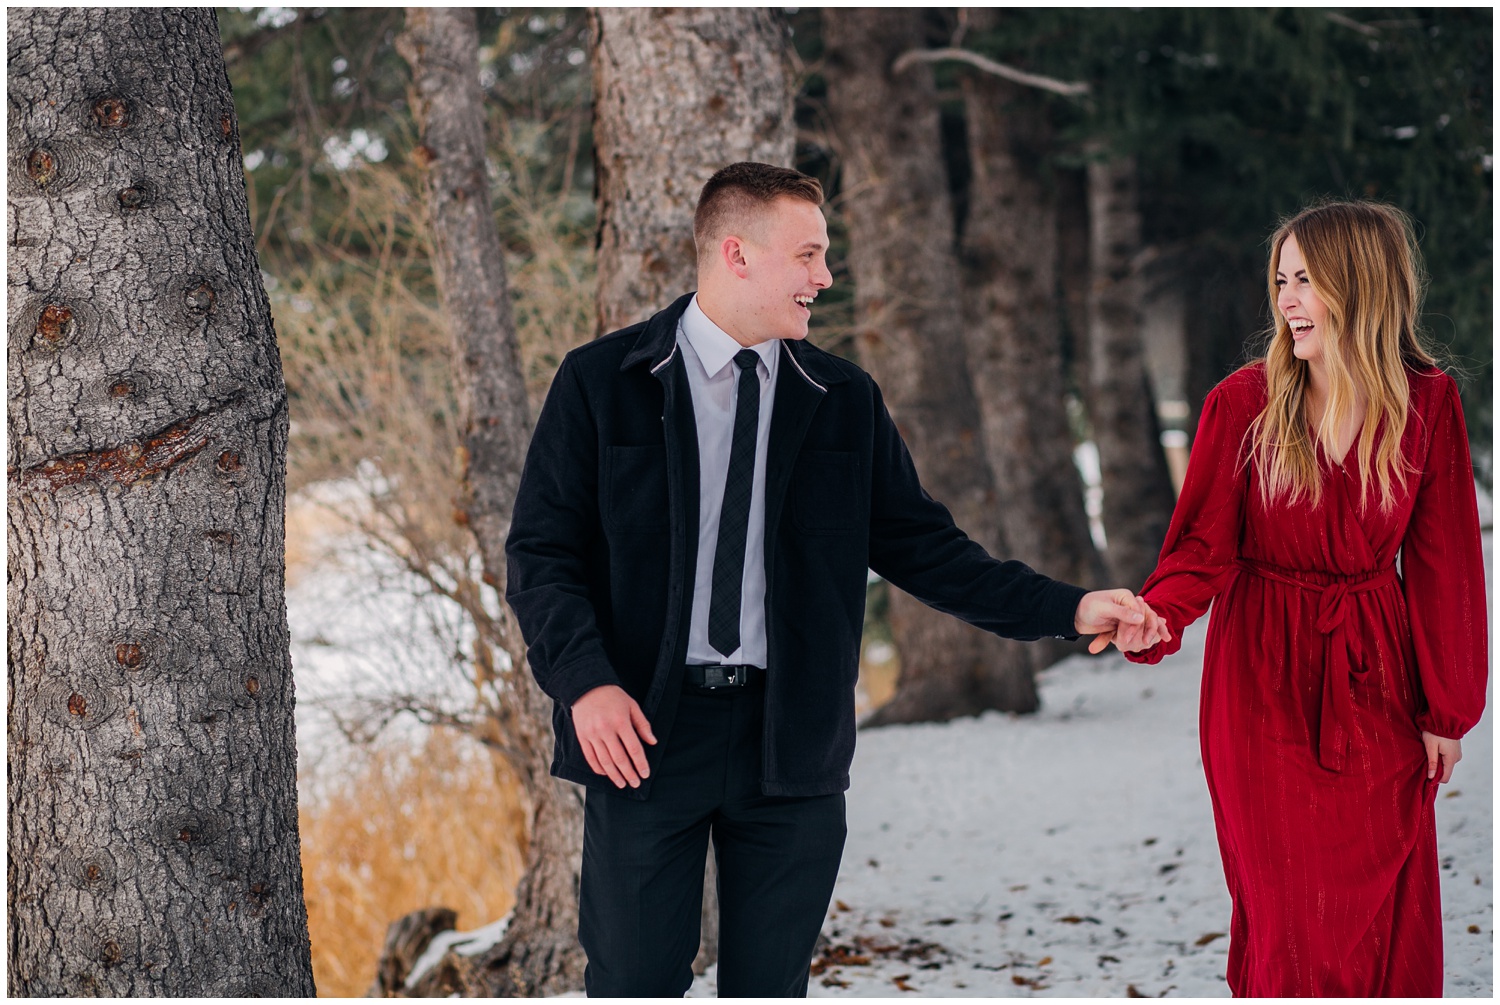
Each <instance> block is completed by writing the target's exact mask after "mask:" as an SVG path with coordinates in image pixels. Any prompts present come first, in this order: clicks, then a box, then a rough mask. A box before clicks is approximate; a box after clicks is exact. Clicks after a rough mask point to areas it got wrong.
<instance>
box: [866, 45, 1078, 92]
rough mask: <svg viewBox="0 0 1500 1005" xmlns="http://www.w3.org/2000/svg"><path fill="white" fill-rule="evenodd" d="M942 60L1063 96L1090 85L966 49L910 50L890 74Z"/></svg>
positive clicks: (899, 59)
mask: <svg viewBox="0 0 1500 1005" xmlns="http://www.w3.org/2000/svg"><path fill="white" fill-rule="evenodd" d="M945 59H955V60H958V61H959V62H960V63H968V64H969V65H970V66H972V67H974V68H975V69H977V70H983V71H984V72H985V73H992V74H994V75H995V76H997V77H1004V78H1005V79H1006V80H1010V81H1014V82H1015V83H1017V84H1024V85H1025V86H1027V87H1036V88H1039V89H1041V90H1043V91H1051V92H1052V93H1053V94H1061V95H1062V96H1063V97H1066V98H1076V97H1081V96H1083V95H1085V94H1088V93H1089V85H1088V84H1086V83H1083V82H1081V81H1067V80H1057V79H1056V78H1053V77H1043V76H1041V75H1040V74H1036V73H1027V72H1026V71H1025V70H1017V69H1016V68H1015V67H1013V66H1006V65H1005V64H1004V63H997V62H995V61H994V60H993V59H989V58H987V57H984V56H981V55H980V54H979V53H977V52H970V51H969V50H968V49H954V48H947V49H912V50H911V51H909V52H905V53H902V54H901V56H900V57H899V58H897V60H896V62H895V63H893V64H892V65H891V71H892V72H893V73H904V72H905V71H906V70H907V69H908V68H909V67H911V66H912V65H914V64H916V63H940V62H942V61H943V60H945Z"/></svg>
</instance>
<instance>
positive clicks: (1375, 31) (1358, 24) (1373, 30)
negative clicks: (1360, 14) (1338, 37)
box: [1323, 11, 1380, 38]
mask: <svg viewBox="0 0 1500 1005" xmlns="http://www.w3.org/2000/svg"><path fill="white" fill-rule="evenodd" d="M1323 16H1324V17H1326V18H1327V19H1328V20H1330V21H1332V22H1333V23H1334V24H1337V25H1342V26H1343V27H1345V28H1353V29H1354V30H1355V31H1357V32H1359V33H1360V34H1361V35H1369V36H1370V37H1371V38H1376V37H1378V36H1379V35H1380V29H1379V28H1377V27H1375V26H1374V25H1371V24H1365V23H1364V22H1363V21H1356V20H1354V18H1352V17H1349V16H1347V15H1344V14H1339V13H1336V12H1335V11H1327V12H1326V13H1324V15H1323Z"/></svg>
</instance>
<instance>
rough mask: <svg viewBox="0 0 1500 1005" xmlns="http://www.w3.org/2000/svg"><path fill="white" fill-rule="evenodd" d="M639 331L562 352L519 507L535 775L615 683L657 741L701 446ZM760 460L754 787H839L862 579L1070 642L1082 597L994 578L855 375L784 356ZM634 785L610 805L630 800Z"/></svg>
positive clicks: (655, 338)
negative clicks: (536, 722) (762, 528)
mask: <svg viewBox="0 0 1500 1005" xmlns="http://www.w3.org/2000/svg"><path fill="white" fill-rule="evenodd" d="M689 299H690V296H684V297H682V298H681V299H679V300H678V301H677V302H675V303H674V304H672V306H671V307H668V308H667V309H666V310H664V311H661V312H660V313H658V314H656V315H655V316H654V317H652V318H651V319H650V320H648V321H645V322H642V323H640V324H635V325H632V326H630V327H629V328H625V329H623V330H621V331H618V332H615V333H614V334H612V335H607V336H605V337H604V338H601V339H598V340H597V341H595V342H592V343H590V344H588V345H586V346H582V347H580V348H578V349H575V350H573V351H572V352H570V353H569V354H568V355H567V357H566V358H565V359H564V360H563V363H562V366H561V367H560V368H559V369H558V372H557V376H556V378H555V379H554V380H553V382H552V389H551V391H550V392H549V393H548V395H547V402H546V404H545V405H544V406H543V408H542V413H541V416H540V417H539V418H538V419H537V426H536V433H535V435H534V437H533V438H532V441H531V447H530V450H529V451H528V453H527V457H526V466H525V469H524V470H523V472H522V475H521V486H520V489H519V491H518V493H517V496H516V506H515V514H514V518H513V520H512V523H511V530H510V537H509V539H508V540H507V542H506V555H507V558H508V561H509V574H508V580H509V581H508V583H507V587H506V599H507V600H509V601H510V605H511V607H512V609H513V610H514V611H515V613H516V618H517V620H518V621H519V623H520V626H521V631H522V632H523V633H524V635H525V637H526V641H527V644H528V646H529V647H530V648H529V651H528V652H529V659H530V663H531V669H532V672H533V673H534V674H535V675H536V679H537V683H539V684H540V685H541V687H542V690H543V691H545V692H546V693H547V694H548V695H549V696H551V697H552V698H553V700H554V701H555V703H556V704H555V707H554V710H553V727H554V730H555V732H556V737H557V742H556V750H555V756H554V760H553V763H552V772H553V774H555V775H557V776H559V777H561V778H567V779H571V780H572V781H575V782H581V783H583V784H586V785H594V786H598V787H603V788H608V789H610V790H613V789H614V786H613V784H612V783H611V782H610V781H609V780H608V779H607V778H604V777H603V776H600V775H596V774H595V773H594V772H593V771H592V770H590V768H589V766H588V763H587V761H586V760H585V759H584V756H583V752H582V750H581V749H580V747H579V745H578V740H577V737H576V736H575V735H574V732H573V724H572V718H571V716H570V714H569V709H570V708H571V707H572V705H573V702H575V701H577V700H578V699H579V698H580V697H582V696H583V694H584V693H585V692H587V691H589V690H591V689H592V688H595V687H598V686H600V685H602V684H618V685H620V686H621V687H623V688H624V689H625V690H626V691H627V692H628V693H629V694H630V695H631V696H632V697H633V698H635V700H636V701H638V702H639V703H640V705H641V708H642V710H643V711H644V712H645V714H646V717H647V718H648V719H650V721H651V727H652V731H653V732H654V733H655V735H656V737H657V740H658V741H659V742H658V743H657V744H656V745H655V746H648V747H647V748H646V750H647V756H648V760H649V762H650V763H651V765H652V767H653V769H654V768H655V766H656V764H657V763H658V761H659V758H660V755H661V752H662V750H663V749H664V748H665V746H666V745H667V743H668V742H669V740H668V737H669V736H670V734H671V731H672V719H673V716H674V715H675V713H676V709H677V696H678V694H679V693H680V691H681V687H682V674H683V670H682V667H683V665H684V663H685V662H686V653H687V636H688V619H689V617H690V612H691V609H692V583H693V570H694V567H695V564H696V560H697V559H696V556H697V546H698V491H697V487H698V438H697V434H696V431H695V425H694V418H693V407H692V401H691V398H690V396H689V391H688V385H687V375H686V373H685V371H684V369H683V362H682V354H681V353H680V352H677V351H676V346H677V322H678V319H679V318H680V317H681V316H682V312H683V311H684V310H686V309H687V305H688V302H689ZM779 369H780V372H779V374H778V376H777V381H776V390H775V394H776V399H775V406H774V409H773V411H772V416H771V439H770V447H769V455H768V457H767V461H766V545H765V548H766V554H765V566H766V632H767V644H768V659H767V662H768V664H769V665H768V666H767V668H766V669H767V673H766V696H765V702H766V707H765V739H764V747H763V755H764V758H763V777H762V781H761V787H762V790H763V791H764V792H765V793H766V794H767V795H782V796H813V795H825V794H828V793H834V792H842V791H843V790H844V789H847V788H848V787H849V764H850V762H851V761H852V760H853V757H854V725H855V724H854V684H855V679H856V677H857V676H858V673H859V644H860V635H861V631H862V627H863V624H864V614H865V583H866V569H867V568H868V569H873V570H874V571H875V572H876V573H878V574H879V575H880V576H882V577H884V578H885V579H887V580H889V581H890V582H891V583H894V584H895V585H896V586H899V587H900V588H901V589H903V590H906V591H907V592H908V593H911V594H913V595H914V596H916V597H917V598H918V599H920V600H922V601H924V602H925V603H927V604H930V605H931V606H933V607H935V608H937V609H938V610H940V611H945V612H947V613H949V614H953V615H955V616H957V617H960V618H963V619H964V620H965V621H968V622H970V623H971V624H974V625H977V626H978V627H980V628H983V629H986V630H988V631H991V632H994V633H995V634H997V635H1003V636H1006V637H1008V638H1023V639H1031V638H1037V637H1041V636H1048V635H1055V636H1058V637H1065V638H1067V637H1072V636H1073V635H1074V634H1075V632H1074V628H1073V617H1074V613H1075V611H1076V609H1077V606H1078V601H1079V598H1080V597H1081V596H1082V595H1083V593H1084V591H1083V590H1081V589H1079V588H1078V587H1074V586H1069V585H1067V584H1066V583H1060V582H1056V581H1054V580H1051V579H1048V578H1047V577H1046V576H1042V575H1040V574H1038V573H1036V572H1033V571H1032V570H1031V569H1029V568H1028V567H1027V566H1025V565H1023V564H1021V563H1020V562H999V561H996V560H995V559H993V558H991V557H989V555H987V554H986V553H985V551H984V549H983V548H981V547H980V546H979V545H977V544H975V543H974V542H973V541H971V540H969V538H968V537H967V536H965V535H964V533H963V532H962V531H961V530H959V529H958V528H957V527H956V526H954V524H953V518H952V517H951V516H950V515H949V513H948V510H947V509H946V508H944V507H943V506H942V505H941V504H940V503H938V502H935V501H934V500H933V499H932V498H931V497H930V496H928V495H927V493H926V492H924V491H923V490H922V486H921V485H920V484H919V483H918V481H917V472H916V469H915V468H914V467H913V466H912V460H911V456H910V455H909V454H908V453H907V451H906V446H905V444H903V443H902V442H901V436H900V434H899V433H897V431H896V427H895V425H894V424H893V423H892V421H891V417H890V415H889V414H888V413H887V412H886V409H885V404H884V403H883V402H882V400H881V397H880V389H879V388H878V387H877V386H876V385H875V382H874V381H873V380H871V379H870V376H869V375H868V374H866V373H865V372H864V371H863V370H861V369H860V368H859V367H857V366H855V365H854V364H853V363H850V362H848V361H846V360H843V359H840V358H838V357H837V356H833V355H830V354H829V353H826V352H823V351H822V350H820V349H818V348H816V347H815V346H812V345H809V344H808V343H806V342H793V341H788V342H783V343H782V358H781V366H780V368H779ZM649 790H650V779H649V778H648V779H646V780H645V781H644V782H643V783H642V785H641V787H640V788H639V789H636V790H628V789H627V790H625V794H626V795H630V796H633V797H635V798H638V799H645V798H646V797H647V796H648V794H649Z"/></svg>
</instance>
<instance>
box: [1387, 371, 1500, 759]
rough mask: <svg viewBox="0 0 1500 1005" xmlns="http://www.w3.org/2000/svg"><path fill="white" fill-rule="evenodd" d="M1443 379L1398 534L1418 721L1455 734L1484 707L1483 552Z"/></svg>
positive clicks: (1452, 399) (1465, 449)
mask: <svg viewBox="0 0 1500 1005" xmlns="http://www.w3.org/2000/svg"><path fill="white" fill-rule="evenodd" d="M1446 384H1447V387H1446V391H1447V393H1446V394H1444V395H1443V400H1442V404H1441V405H1440V406H1439V407H1438V408H1437V409H1436V411H1435V414H1434V415H1433V429H1432V436H1431V439H1430V440H1429V445H1428V448H1427V458H1426V460H1425V462H1424V463H1423V465H1422V475H1421V478H1422V481H1421V485H1420V486H1419V487H1418V489H1417V498H1416V502H1415V504H1414V505H1413V507H1412V514H1411V522H1410V523H1409V524H1408V525H1407V528H1406V537H1405V538H1404V539H1403V541H1402V542H1401V573H1402V580H1403V589H1404V591H1405V593H1406V608H1407V611H1408V612H1409V615H1410V617H1411V639H1412V648H1413V649H1414V650H1415V654H1416V664H1417V674H1418V676H1419V677H1420V678H1421V681H1422V694H1423V696H1424V697H1425V698H1426V708H1424V709H1423V710H1422V711H1421V712H1420V713H1419V714H1418V715H1417V725H1418V726H1420V727H1421V728H1422V729H1424V730H1426V731H1427V732H1429V733H1433V734H1436V735H1437V736H1445V737H1448V738H1449V739H1451V740H1456V739H1458V738H1460V737H1462V736H1463V735H1464V734H1465V733H1467V732H1468V731H1469V730H1471V729H1473V728H1474V724H1475V723H1477V722H1478V721H1479V717H1480V715H1481V714H1482V713H1483V712H1484V688H1485V681H1486V679H1487V675H1488V673H1489V662H1490V661H1489V651H1488V646H1487V645H1486V628H1485V606H1484V589H1485V576H1484V557H1483V555H1482V554H1481V552H1480V551H1479V549H1478V548H1476V547H1475V546H1474V542H1476V541H1478V540H1479V535H1480V531H1479V506H1478V503H1477V500H1476V499H1475V493H1474V469H1473V467H1472V466H1471V465H1470V462H1469V436H1468V432H1467V430H1466V429H1465V428H1464V412H1463V406H1462V404H1460V402H1459V398H1458V388H1457V386H1455V385H1454V383H1453V382H1452V381H1451V380H1449V381H1447V382H1446Z"/></svg>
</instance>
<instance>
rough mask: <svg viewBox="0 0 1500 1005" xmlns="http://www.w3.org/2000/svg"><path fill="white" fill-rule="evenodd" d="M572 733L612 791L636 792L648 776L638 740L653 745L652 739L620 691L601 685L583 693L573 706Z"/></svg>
mask: <svg viewBox="0 0 1500 1005" xmlns="http://www.w3.org/2000/svg"><path fill="white" fill-rule="evenodd" d="M573 731H574V732H575V733H577V734H578V745H579V746H580V747H582V748H583V756H584V757H585V758H587V759H588V762H589V767H590V768H592V769H594V772H595V773H596V774H600V775H606V776H608V777H609V780H610V781H612V782H614V783H615V787H616V788H621V789H623V788H624V787H625V786H627V785H629V786H630V787H631V788H632V789H634V788H639V787H640V784H641V779H642V778H645V777H647V776H648V775H650V774H651V771H650V769H649V768H648V767H647V766H646V748H645V747H642V746H641V740H645V741H646V742H647V743H649V744H652V745H655V743H656V737H655V736H654V735H652V733H651V723H649V722H647V721H646V713H645V712H642V711H641V706H639V705H637V704H636V703H635V699H634V698H632V697H630V695H628V694H626V693H625V690H624V689H623V688H620V687H616V686H615V685H614V684H605V685H604V686H602V687H596V688H594V689H593V690H592V691H587V692H585V693H584V695H583V697H582V698H579V699H578V700H577V701H575V702H574V703H573ZM638 737H639V738H638Z"/></svg>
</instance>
